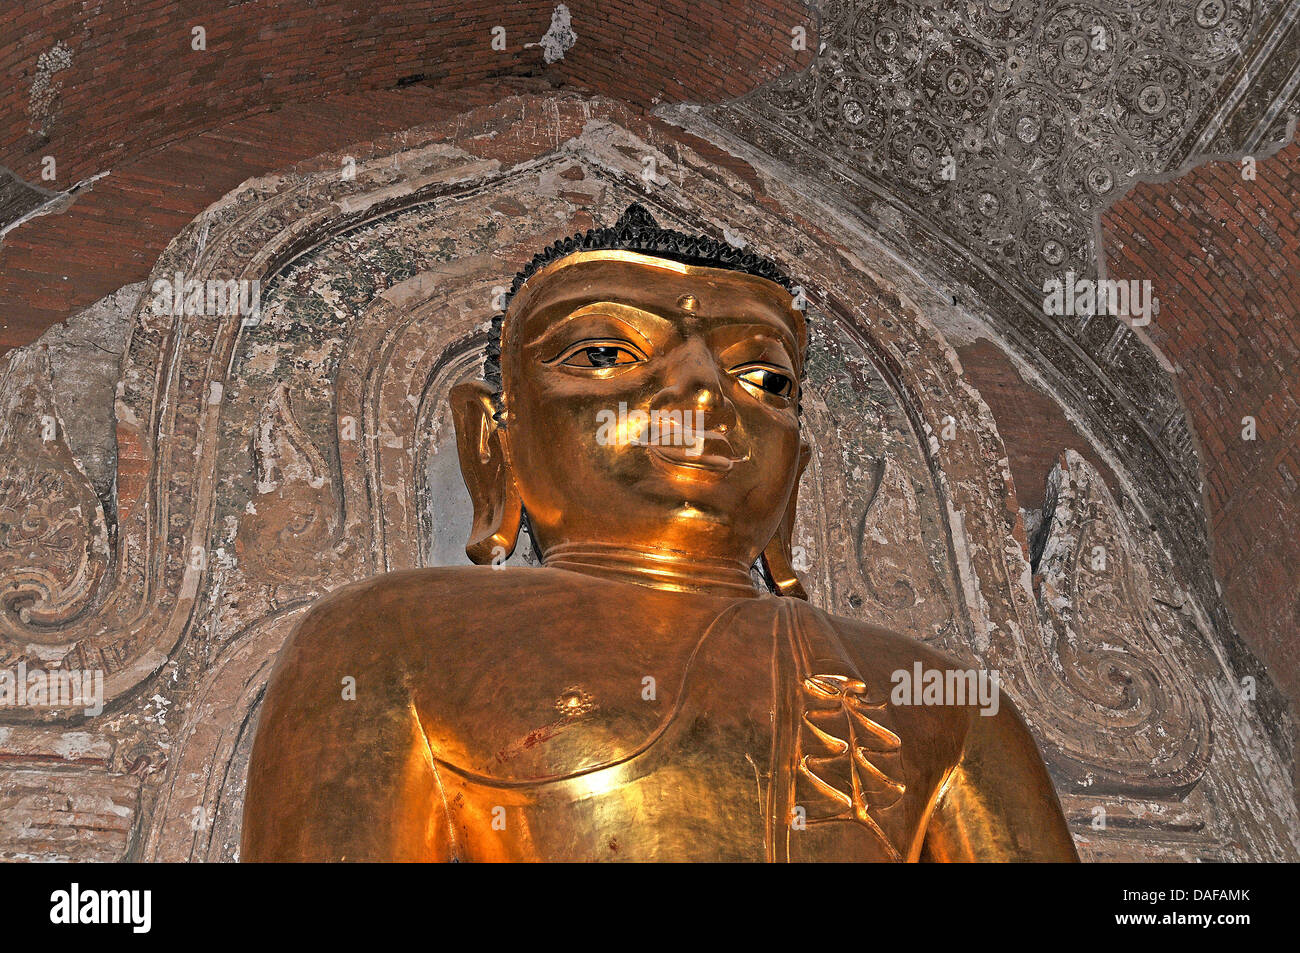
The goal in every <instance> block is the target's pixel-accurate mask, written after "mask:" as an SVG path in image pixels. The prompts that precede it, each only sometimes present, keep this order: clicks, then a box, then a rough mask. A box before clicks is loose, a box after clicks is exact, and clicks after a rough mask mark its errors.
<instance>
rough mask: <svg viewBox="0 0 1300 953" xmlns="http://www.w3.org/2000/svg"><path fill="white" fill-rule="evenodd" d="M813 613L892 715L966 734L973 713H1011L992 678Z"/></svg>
mask: <svg viewBox="0 0 1300 953" xmlns="http://www.w3.org/2000/svg"><path fill="white" fill-rule="evenodd" d="M813 611H815V612H817V614H818V616H819V617H820V618H821V619H822V620H824V622H825V623H826V624H827V625H828V626H830V628H831V629H832V630H833V631H834V632H835V634H836V635H837V637H838V638H839V641H840V644H841V645H842V646H843V647H844V651H845V652H846V653H847V654H848V656H849V658H851V659H852V660H853V662H854V663H855V665H856V667H857V668H858V670H859V672H860V673H861V675H862V677H863V679H864V680H865V681H866V682H867V684H868V685H869V686H870V694H872V695H874V696H876V697H888V698H889V699H890V701H891V703H892V705H893V706H895V710H896V711H900V710H901V711H903V712H906V713H910V715H911V716H912V717H914V718H916V719H919V721H920V722H922V723H926V724H933V723H944V724H950V725H952V726H953V728H954V730H957V729H958V728H959V727H960V730H961V731H964V730H965V726H967V725H969V724H970V723H971V720H972V718H973V716H974V715H976V714H977V713H980V712H988V711H990V710H991V711H993V712H997V711H999V710H1005V711H1007V712H1008V714H1010V712H1011V711H1012V710H1013V708H1014V706H1013V705H1012V703H1011V701H1010V699H1009V698H1007V696H1006V695H1005V693H1004V692H1003V691H1002V688H1001V684H1000V682H999V679H998V676H997V675H996V673H992V672H989V671H986V670H983V669H979V668H976V667H973V666H972V664H971V663H970V662H965V661H962V660H961V659H959V658H957V657H956V656H954V655H951V654H949V653H948V652H945V651H943V650H941V649H938V648H935V647H934V646H932V645H927V644H925V643H924V642H922V641H920V640H919V639H917V638H916V637H914V636H912V635H908V634H905V633H901V632H895V631H893V630H891V629H886V628H884V627H882V626H878V625H872V624H870V623H867V622H860V621H857V620H854V619H845V618H842V617H839V616H833V615H830V614H829V613H825V612H820V611H819V610H813ZM1000 724H1001V722H1000V721H999V725H1000ZM994 727H996V726H994Z"/></svg>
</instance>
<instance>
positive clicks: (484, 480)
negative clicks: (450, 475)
mask: <svg viewBox="0 0 1300 953" xmlns="http://www.w3.org/2000/svg"><path fill="white" fill-rule="evenodd" d="M450 399H451V412H452V418H453V419H454V421H455V424H456V450H457V453H458V454H459V456H460V475H461V477H462V478H463V479H464V480H465V487H466V489H468V490H469V496H470V499H471V500H472V501H473V503H474V523H473V525H472V527H471V528H470V534H469V542H468V543H466V544H465V554H466V555H467V556H469V558H470V559H471V560H472V561H473V562H475V563H477V564H478V565H480V566H482V565H487V564H489V563H493V562H495V563H498V564H499V563H501V562H502V561H504V560H505V559H507V558H508V557H509V556H510V554H511V553H513V552H514V551H515V545H516V544H517V543H518V542H519V527H520V524H521V523H522V521H523V512H524V510H523V503H522V502H521V501H520V498H519V489H518V487H517V486H516V485H515V479H514V474H512V473H511V472H510V457H509V454H508V452H507V450H506V443H505V441H506V437H505V429H504V428H503V427H502V425H501V424H500V423H498V422H497V421H496V419H494V417H493V412H494V411H495V409H496V407H495V403H494V400H493V393H492V389H491V388H490V387H489V386H488V385H487V384H485V383H484V382H482V381H470V382H468V383H465V384H457V385H456V386H455V387H453V388H452V389H451V395H450Z"/></svg>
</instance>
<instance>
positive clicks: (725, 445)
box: [649, 438, 745, 473]
mask: <svg viewBox="0 0 1300 953" xmlns="http://www.w3.org/2000/svg"><path fill="white" fill-rule="evenodd" d="M649 449H650V453H651V454H652V455H654V456H656V457H658V458H659V459H661V460H663V461H664V462H666V463H670V464H672V465H674V466H682V467H693V468H694V469H697V470H712V471H715V472H718V473H726V472H727V471H728V470H730V469H731V468H732V467H734V466H735V465H736V464H737V463H739V462H740V461H741V460H743V459H745V458H744V457H737V456H735V455H734V454H733V451H732V449H731V444H730V443H729V442H728V441H727V440H726V439H725V438H714V439H709V440H705V441H704V445H703V447H701V448H700V449H698V450H697V449H696V448H695V447H694V446H689V447H674V446H664V445H662V444H655V445H652V446H651V447H650V448H649Z"/></svg>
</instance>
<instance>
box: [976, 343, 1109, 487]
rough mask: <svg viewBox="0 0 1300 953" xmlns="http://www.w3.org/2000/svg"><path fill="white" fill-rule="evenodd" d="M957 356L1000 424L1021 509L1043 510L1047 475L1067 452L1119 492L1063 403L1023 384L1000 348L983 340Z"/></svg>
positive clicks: (1106, 468) (1105, 466)
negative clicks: (1071, 452)
mask: <svg viewBox="0 0 1300 953" xmlns="http://www.w3.org/2000/svg"><path fill="white" fill-rule="evenodd" d="M957 356H958V357H959V358H960V359H961V367H962V372H963V373H964V374H965V376H966V379H967V380H968V381H970V382H971V384H973V385H974V387H975V389H976V390H978V391H979V392H980V396H981V397H982V398H984V403H986V404H988V405H989V410H990V411H991V412H992V413H993V419H994V421H996V422H997V425H998V434H999V435H1001V437H1002V443H1003V445H1004V446H1005V447H1006V449H1007V465H1008V466H1009V467H1010V469H1011V479H1012V481H1013V482H1014V483H1015V485H1016V499H1017V501H1018V502H1019V503H1020V505H1021V506H1022V507H1023V508H1025V509H1027V510H1036V509H1040V508H1041V507H1042V505H1043V497H1044V496H1046V491H1047V474H1048V472H1049V471H1051V469H1052V468H1053V467H1055V466H1056V465H1057V464H1058V463H1059V462H1060V460H1061V455H1062V454H1063V453H1065V451H1066V450H1074V451H1076V452H1077V453H1080V454H1082V455H1083V457H1084V458H1085V459H1086V460H1087V461H1088V462H1089V463H1091V464H1092V465H1093V466H1094V467H1096V468H1097V472H1099V473H1100V474H1101V476H1102V479H1104V480H1105V481H1106V485H1107V486H1109V487H1110V491H1111V492H1112V493H1116V494H1118V493H1119V492H1120V486H1119V480H1117V479H1116V478H1115V473H1114V471H1112V470H1111V468H1110V465H1109V464H1108V463H1107V462H1106V461H1105V460H1103V459H1102V458H1101V455H1100V454H1099V453H1097V451H1096V450H1095V449H1093V446H1092V444H1091V443H1090V442H1089V441H1088V439H1087V438H1086V437H1084V436H1083V434H1082V433H1080V432H1079V429H1078V428H1077V427H1075V425H1074V424H1073V423H1072V422H1071V421H1070V419H1069V418H1068V417H1066V416H1065V412H1064V411H1063V410H1061V405H1060V404H1058V403H1057V402H1056V399H1055V398H1053V397H1051V396H1049V395H1048V394H1045V393H1043V391H1041V390H1039V389H1038V388H1037V387H1036V386H1034V385H1033V384H1031V383H1029V381H1027V380H1025V378H1024V377H1023V376H1022V375H1021V373H1020V371H1019V369H1017V367H1016V365H1015V363H1014V362H1013V361H1012V360H1011V358H1009V357H1007V355H1006V353H1005V352H1004V351H1003V350H1002V349H1001V348H1000V347H998V346H997V345H996V344H994V343H993V342H991V341H989V340H986V339H985V338H980V339H979V340H978V341H974V342H972V343H970V344H966V345H963V346H962V347H959V348H957Z"/></svg>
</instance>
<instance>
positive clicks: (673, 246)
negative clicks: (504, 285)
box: [483, 202, 797, 401]
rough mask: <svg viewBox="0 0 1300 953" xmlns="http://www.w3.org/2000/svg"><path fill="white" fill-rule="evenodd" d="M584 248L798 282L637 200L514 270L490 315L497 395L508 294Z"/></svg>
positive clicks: (490, 367)
mask: <svg viewBox="0 0 1300 953" xmlns="http://www.w3.org/2000/svg"><path fill="white" fill-rule="evenodd" d="M582 251H633V252H641V253H642V254H646V255H653V256H655V257H656V258H666V259H669V260H670V261H676V262H681V263H682V264H684V265H694V266H696V267H703V268H722V269H725V270H727V271H738V272H742V273H743V274H746V275H754V276H755V277H758V278H766V279H767V280H768V281H774V282H776V283H777V284H778V285H780V286H781V287H783V288H785V289H786V290H787V291H789V292H791V293H794V289H795V288H796V287H797V285H796V284H795V282H793V281H792V280H791V279H790V278H789V277H788V276H787V275H786V274H785V273H784V272H782V271H781V270H780V269H779V268H778V267H777V266H776V265H775V264H774V263H773V262H771V261H770V260H768V259H766V258H763V257H761V256H760V255H756V254H754V253H753V252H750V251H745V250H744V249H742V248H737V247H736V246H735V245H731V244H728V243H727V242H723V241H718V240H717V239H716V238H710V237H709V236H708V235H687V234H685V233H684V232H678V231H674V230H672V229H670V228H661V227H660V226H659V223H658V222H656V221H655V220H654V216H652V215H651V214H650V213H649V212H648V211H647V210H646V208H645V206H643V205H641V203H639V202H633V203H632V204H631V205H629V206H628V207H627V210H626V211H624V212H623V214H622V215H620V216H619V218H618V221H617V222H615V223H614V224H613V225H608V226H605V227H604V228H593V229H590V230H589V231H587V232H586V233H584V234H580V235H574V236H573V237H572V238H564V239H559V240H557V241H556V242H555V243H554V244H552V245H550V246H549V247H547V248H546V249H544V250H543V251H541V252H539V253H538V254H537V255H535V256H534V257H533V260H532V261H530V262H529V263H528V264H527V265H525V266H524V268H523V270H521V271H520V272H519V273H518V274H517V275H515V280H514V281H513V282H512V283H511V285H510V290H509V292H507V294H506V297H505V302H504V304H503V305H502V307H501V310H500V311H499V312H498V313H497V314H495V315H493V316H492V331H491V338H490V339H489V341H488V346H487V351H486V352H485V355H484V358H483V380H484V381H486V382H487V383H488V384H489V385H490V386H491V387H492V389H493V390H494V391H495V392H496V394H497V395H498V401H499V399H500V393H501V332H502V330H503V328H504V325H505V317H506V311H507V310H509V308H510V300H511V299H512V298H513V297H514V296H515V294H516V293H517V292H518V291H519V289H520V288H522V287H523V285H524V282H525V281H527V280H528V279H529V278H531V277H532V276H533V275H534V274H536V273H537V272H538V271H539V270H540V269H542V268H544V267H545V266H547V265H549V264H550V263H551V262H553V261H559V260H560V259H561V258H564V257H566V256H567V255H572V254H574V253H575V252H582Z"/></svg>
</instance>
